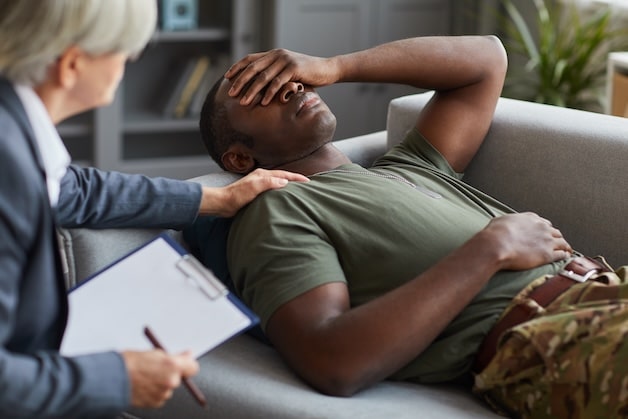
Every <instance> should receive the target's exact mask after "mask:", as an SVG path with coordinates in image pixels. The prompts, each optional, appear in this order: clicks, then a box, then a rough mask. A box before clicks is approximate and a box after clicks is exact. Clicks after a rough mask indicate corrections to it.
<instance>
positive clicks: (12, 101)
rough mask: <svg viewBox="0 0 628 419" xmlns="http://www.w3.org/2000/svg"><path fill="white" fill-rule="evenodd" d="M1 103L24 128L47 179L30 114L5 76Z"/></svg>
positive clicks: (0, 83)
mask: <svg viewBox="0 0 628 419" xmlns="http://www.w3.org/2000/svg"><path fill="white" fill-rule="evenodd" d="M0 104H2V105H4V108H5V109H6V110H7V111H8V112H9V113H10V114H11V115H13V118H14V119H15V121H17V123H18V124H19V126H20V128H22V131H23V132H24V138H25V139H26V141H27V142H28V146H29V149H30V150H31V153H32V154H33V158H34V159H35V161H36V162H37V166H38V167H39V171H40V173H41V175H42V177H43V178H44V180H45V179H46V172H45V170H44V164H43V162H42V159H41V155H40V154H39V147H37V144H36V143H35V134H34V133H33V128H32V127H31V124H30V122H29V120H28V116H27V115H26V110H25V109H24V106H23V105H22V101H21V100H20V98H19V97H18V95H17V93H15V89H13V86H12V85H11V83H9V81H8V80H6V79H5V78H3V77H0Z"/></svg>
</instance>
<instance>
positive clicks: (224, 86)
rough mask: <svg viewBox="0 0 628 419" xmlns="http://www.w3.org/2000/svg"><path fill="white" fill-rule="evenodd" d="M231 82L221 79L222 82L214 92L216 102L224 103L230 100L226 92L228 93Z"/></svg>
mask: <svg viewBox="0 0 628 419" xmlns="http://www.w3.org/2000/svg"><path fill="white" fill-rule="evenodd" d="M231 84H232V83H231V82H230V81H229V79H226V78H224V77H223V78H222V80H221V81H220V86H218V91H217V92H216V99H217V101H218V102H223V103H224V102H225V101H226V100H227V99H229V98H230V96H229V94H228V92H229V88H230V87H231Z"/></svg>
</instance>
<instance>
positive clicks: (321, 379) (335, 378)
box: [303, 367, 374, 397]
mask: <svg viewBox="0 0 628 419" xmlns="http://www.w3.org/2000/svg"><path fill="white" fill-rule="evenodd" d="M303 378H304V379H305V381H307V382H308V383H309V384H310V385H311V386H312V387H314V388H315V389H316V390H317V391H319V392H321V393H323V394H326V395H328V396H334V397H351V396H353V395H354V394H356V393H357V392H359V391H360V390H363V389H365V388H366V387H368V386H369V385H371V384H373V382H374V381H373V380H369V379H368V378H367V377H365V374H363V373H361V372H360V371H349V370H345V371H343V369H342V368H338V367H336V368H335V369H333V370H332V371H327V372H325V371H321V370H317V371H312V372H311V373H310V374H307V376H304V377H303Z"/></svg>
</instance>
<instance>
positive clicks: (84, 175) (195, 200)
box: [56, 165, 201, 229]
mask: <svg viewBox="0 0 628 419" xmlns="http://www.w3.org/2000/svg"><path fill="white" fill-rule="evenodd" d="M200 202H201V186H200V184H197V183H194V182H188V181H181V180H173V179H166V178H149V177H146V176H143V175H131V174H123V173H119V172H106V171H102V170H98V169H95V168H80V167H78V166H73V165H71V166H70V167H69V168H68V171H67V172H66V174H65V176H64V177H63V179H62V180H61V193H60V195H59V203H58V204H57V207H56V217H57V223H58V225H59V226H61V227H66V228H75V227H89V228H122V227H133V228H173V229H182V228H183V227H185V226H187V225H189V224H191V223H192V222H193V221H194V220H195V219H196V216H197V214H198V209H199V206H200Z"/></svg>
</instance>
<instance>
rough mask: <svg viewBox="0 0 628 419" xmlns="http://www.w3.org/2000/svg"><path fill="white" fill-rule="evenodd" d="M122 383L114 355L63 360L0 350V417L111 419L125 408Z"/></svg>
mask: <svg viewBox="0 0 628 419" xmlns="http://www.w3.org/2000/svg"><path fill="white" fill-rule="evenodd" d="M95 371H97V372H98V373H97V374H95V373H94V372H95ZM126 377H127V373H126V369H125V367H124V361H123V360H122V358H121V356H120V355H119V354H117V353H114V352H104V353H98V354H90V355H85V356H79V357H73V358H66V357H62V356H61V355H60V354H59V353H58V352H54V351H46V352H44V351H41V352H37V353H34V354H28V355H27V354H17V353H10V352H8V351H6V350H5V349H0V417H3V418H9V417H10V418H38V419H43V418H64V419H71V418H84V417H90V418H113V417H115V416H116V415H117V414H119V413H120V412H121V411H123V410H124V409H126V408H127V407H128V406H129V399H130V389H129V383H128V379H127V378H126Z"/></svg>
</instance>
